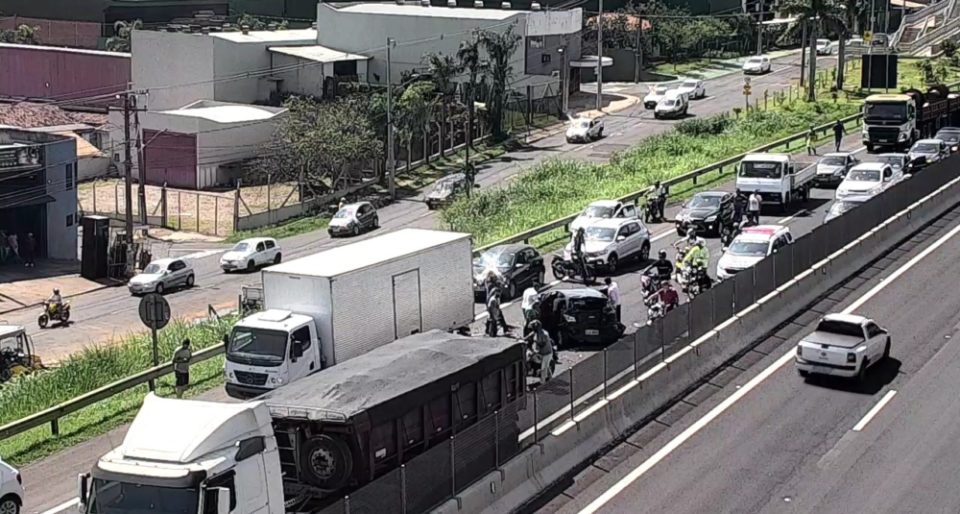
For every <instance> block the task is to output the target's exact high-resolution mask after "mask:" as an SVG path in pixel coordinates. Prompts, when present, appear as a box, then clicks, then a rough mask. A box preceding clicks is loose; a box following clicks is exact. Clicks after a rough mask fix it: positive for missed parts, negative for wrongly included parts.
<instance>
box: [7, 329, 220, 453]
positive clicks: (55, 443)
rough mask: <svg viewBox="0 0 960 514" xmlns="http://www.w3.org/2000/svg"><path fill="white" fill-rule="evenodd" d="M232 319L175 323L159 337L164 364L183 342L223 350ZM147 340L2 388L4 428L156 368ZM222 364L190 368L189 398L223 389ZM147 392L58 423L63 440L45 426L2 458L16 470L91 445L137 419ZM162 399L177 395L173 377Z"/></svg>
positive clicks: (93, 352) (13, 441)
mask: <svg viewBox="0 0 960 514" xmlns="http://www.w3.org/2000/svg"><path fill="white" fill-rule="evenodd" d="M234 321H235V319H234V318H233V317H224V318H223V319H222V320H221V321H219V322H217V321H210V322H204V323H200V324H186V323H182V322H175V323H172V324H171V325H169V326H168V327H167V328H165V329H163V330H161V331H160V332H159V336H160V337H159V343H160V344H159V349H160V359H161V362H167V361H169V360H170V359H171V358H172V356H173V352H174V350H175V349H176V348H177V347H178V346H179V344H180V342H181V341H182V340H183V339H184V338H189V339H190V341H191V343H192V348H193V349H194V351H198V350H200V349H202V348H206V347H209V346H212V345H217V344H220V338H221V336H222V334H223V333H224V331H226V330H227V328H228V327H230V326H232V325H233V322H234ZM151 348H152V344H151V342H150V336H149V334H135V335H131V336H129V337H128V338H127V339H126V340H125V341H123V342H122V343H120V344H113V345H104V346H95V347H89V348H86V349H84V350H83V351H82V352H80V353H77V354H74V355H72V356H70V357H69V358H67V359H66V360H65V361H62V362H61V363H60V365H59V366H58V367H57V368H55V369H52V370H49V371H45V372H41V373H36V374H33V375H28V376H23V377H20V378H18V379H16V380H14V381H11V382H9V383H7V384H5V385H4V386H3V387H0V425H4V424H7V423H10V422H12V421H16V420H19V419H23V418H25V417H27V416H29V415H31V414H34V413H36V412H40V411H42V410H44V409H47V408H50V407H52V406H54V405H57V404H59V403H62V402H65V401H67V400H70V399H73V398H76V397H77V396H80V395H82V394H84V393H87V392H90V391H92V390H94V389H97V388H99V387H102V386H104V385H106V384H109V383H111V382H114V381H117V380H120V379H122V378H125V377H129V376H130V375H133V374H135V373H138V372H140V371H143V370H145V369H148V368H150V367H151V365H152V349H151ZM222 377H223V358H222V357H217V358H213V359H208V360H206V361H203V362H200V363H197V364H194V365H193V366H191V368H190V381H191V387H190V389H189V392H188V394H189V395H190V396H193V395H197V394H200V393H202V392H204V391H206V390H209V389H211V388H213V387H216V386H217V385H219V384H221V383H222ZM147 391H148V389H147V385H146V384H143V385H141V386H138V387H135V388H132V389H128V390H127V391H124V392H123V393H120V394H118V395H115V396H112V397H110V398H109V399H106V400H104V401H101V402H98V403H96V404H94V405H91V406H89V407H87V408H85V409H81V410H79V411H77V412H75V413H73V414H70V415H68V416H65V417H62V418H60V435H59V436H54V435H52V434H51V432H50V426H49V425H44V426H40V427H37V428H34V429H32V430H28V431H27V432H24V433H22V434H18V435H16V436H13V437H10V438H7V439H4V440H3V441H0V456H3V459H4V460H5V461H7V462H10V463H11V464H13V465H16V466H24V465H26V464H29V463H31V462H34V461H37V460H40V459H43V458H44V457H46V456H48V455H50V454H53V453H55V452H57V451H60V450H62V449H64V448H67V447H70V446H73V445H75V444H78V443H81V442H83V441H87V440H89V439H91V438H93V437H96V436H98V435H101V434H104V433H106V432H109V431H110V430H112V429H114V428H116V427H118V426H120V425H122V424H124V423H126V422H129V421H130V420H131V419H133V416H134V415H135V414H136V411H137V409H138V408H139V407H140V404H141V402H142V401H143V397H144V395H146V393H147ZM157 392H158V394H161V395H164V396H168V395H172V394H173V376H172V375H171V376H167V377H163V378H161V379H160V380H158V382H157Z"/></svg>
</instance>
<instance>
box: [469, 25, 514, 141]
mask: <svg viewBox="0 0 960 514" xmlns="http://www.w3.org/2000/svg"><path fill="white" fill-rule="evenodd" d="M515 28H516V24H511V25H509V26H508V27H507V29H506V30H504V31H502V32H496V31H483V32H482V33H481V34H480V43H481V45H483V49H484V50H485V51H486V52H487V55H488V56H489V57H490V66H489V67H488V68H487V75H488V76H489V77H490V95H489V98H490V120H489V121H490V128H491V132H492V133H493V138H494V140H496V141H501V140H503V139H504V138H505V137H506V134H505V133H504V130H503V116H504V111H505V110H506V104H507V95H508V94H509V91H510V82H511V79H512V78H513V66H512V65H511V64H510V59H511V58H512V57H513V54H514V53H516V51H517V49H518V48H519V47H520V41H521V40H522V39H523V38H522V37H521V36H520V35H518V34H516V33H515V32H514V29H515Z"/></svg>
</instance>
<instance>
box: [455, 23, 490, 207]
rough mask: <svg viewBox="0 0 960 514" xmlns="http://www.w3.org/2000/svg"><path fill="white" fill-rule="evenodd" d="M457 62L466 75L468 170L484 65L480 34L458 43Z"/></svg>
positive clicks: (464, 87) (464, 85)
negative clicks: (481, 57) (481, 55)
mask: <svg viewBox="0 0 960 514" xmlns="http://www.w3.org/2000/svg"><path fill="white" fill-rule="evenodd" d="M457 61H459V62H460V69H461V70H465V71H466V73H467V82H466V83H465V84H463V89H464V91H463V92H464V95H463V96H464V97H466V104H467V141H466V143H467V145H466V157H465V159H464V160H465V163H466V167H467V168H470V166H471V164H470V150H471V149H472V148H473V127H474V125H475V123H476V111H477V100H476V98H477V90H478V89H479V88H480V80H481V73H482V72H483V68H484V63H483V62H482V61H481V60H480V34H479V32H476V33H474V37H473V38H472V39H467V40H464V41H461V42H460V48H459V49H458V50H457ZM471 177H472V175H471V174H470V173H469V171H468V173H467V178H468V179H469V178H471ZM472 187H473V184H472V183H471V184H470V188H467V190H468V191H469V190H470V189H471V188H472Z"/></svg>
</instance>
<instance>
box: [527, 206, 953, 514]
mask: <svg viewBox="0 0 960 514" xmlns="http://www.w3.org/2000/svg"><path fill="white" fill-rule="evenodd" d="M958 235H960V209H954V210H953V211H951V212H950V213H948V214H947V215H946V216H944V217H943V218H941V219H940V220H938V221H937V222H935V223H934V224H933V225H932V226H930V227H928V228H927V229H925V230H924V231H922V232H921V233H919V234H917V235H915V236H914V237H912V238H911V239H910V240H908V241H906V242H904V243H901V244H900V245H899V246H898V247H897V248H896V249H894V250H893V251H891V252H890V253H889V254H888V255H886V256H885V257H883V258H881V259H879V260H877V261H876V262H874V263H873V264H872V265H871V266H869V267H867V268H866V269H865V270H863V271H862V272H860V273H859V274H858V275H857V276H855V277H854V278H852V279H851V280H849V281H848V282H847V283H846V284H845V285H844V287H842V288H840V289H839V290H837V291H835V292H833V293H831V294H830V295H828V297H827V298H825V299H824V300H822V301H821V302H820V303H818V304H817V305H816V306H814V307H813V308H812V309H811V310H810V311H808V312H803V313H800V316H799V317H797V318H796V319H795V320H794V321H793V322H792V323H791V324H790V325H788V326H786V327H784V328H782V329H780V330H779V331H778V332H777V333H776V334H775V335H774V336H772V337H771V338H769V339H768V340H766V341H763V342H761V343H760V344H759V345H758V346H757V347H755V349H754V350H753V351H751V352H750V353H748V354H747V355H745V356H744V357H743V358H742V359H740V360H739V361H738V362H736V363H734V364H733V365H732V366H730V367H729V368H727V369H725V370H724V371H722V372H721V373H719V374H718V375H716V376H715V377H714V378H712V379H711V380H710V382H709V383H707V384H704V385H703V386H701V388H700V389H698V390H696V391H695V392H693V393H691V394H690V395H689V396H687V397H686V398H684V399H683V400H681V401H679V402H678V403H677V404H676V405H674V406H673V407H672V408H670V409H669V410H668V411H666V412H665V413H663V414H662V415H661V416H660V417H659V418H658V419H657V420H654V421H652V422H650V423H649V424H647V425H646V426H644V427H643V428H642V429H641V430H640V431H639V432H637V433H635V434H634V435H633V436H632V437H630V438H629V439H628V440H627V441H626V442H625V443H623V444H622V445H620V446H618V447H617V448H616V449H614V450H613V451H611V452H610V453H609V454H607V455H606V456H604V457H603V458H601V459H599V460H597V461H596V462H594V463H593V464H592V465H591V466H589V467H588V468H587V469H585V470H584V471H583V472H581V473H580V474H579V475H578V476H577V477H576V478H575V479H574V480H573V481H572V483H570V484H567V485H568V487H567V489H566V490H565V491H564V492H562V493H560V494H557V495H556V496H554V497H553V498H552V499H550V501H549V502H545V503H542V504H541V505H539V510H538V512H542V513H547V512H561V513H580V514H592V513H594V512H598V513H600V512H602V513H621V512H623V513H626V512H629V513H641V512H649V513H659V512H674V513H678V514H680V513H701V512H744V513H746V512H749V513H754V512H778V513H782V512H804V513H825V512H898V513H900V512H917V513H919V512H924V513H934V512H937V513H940V512H943V513H947V512H960V493H958V492H957V487H956V476H957V471H958V463H960V429H958V424H957V419H960V395H958V394H957V387H958V385H960V373H958V372H957V370H958V369H960V347H958V346H957V342H956V341H955V339H956V338H957V337H958V329H960V294H958V291H957V287H956V284H955V283H954V282H953V281H951V280H945V278H946V277H954V276H957V274H958V273H960V237H957V236H958ZM825 312H855V313H858V314H863V315H865V316H868V317H872V318H874V319H876V320H877V321H878V322H879V323H880V324H881V325H883V326H885V327H886V328H887V329H888V330H889V331H890V334H891V335H892V338H893V339H892V340H893V347H892V352H891V357H892V358H891V359H889V360H888V361H886V362H883V363H882V364H880V365H878V366H877V367H876V368H875V369H874V370H873V371H872V372H871V375H870V376H869V379H868V380H867V382H866V383H865V384H864V385H862V386H861V385H856V384H854V383H851V382H850V381H847V380H840V379H824V378H820V379H812V380H808V381H804V380H803V379H802V378H801V377H799V376H798V374H797V372H796V371H795V370H794V368H793V363H792V358H793V354H794V346H795V344H796V342H797V340H798V339H799V338H800V337H801V336H802V335H804V334H806V333H808V332H809V331H810V330H812V326H813V324H814V323H815V321H816V318H817V316H818V315H820V314H821V313H825Z"/></svg>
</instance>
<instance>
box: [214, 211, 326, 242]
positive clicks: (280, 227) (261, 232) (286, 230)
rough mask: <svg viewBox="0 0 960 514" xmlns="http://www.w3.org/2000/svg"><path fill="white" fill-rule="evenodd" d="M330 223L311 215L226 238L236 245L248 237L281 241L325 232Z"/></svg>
mask: <svg viewBox="0 0 960 514" xmlns="http://www.w3.org/2000/svg"><path fill="white" fill-rule="evenodd" d="M329 223H330V218H329V217H327V216H322V215H310V216H306V217H303V218H296V219H292V220H290V221H285V222H283V223H277V224H276V225H267V226H265V227H260V228H254V229H250V230H238V231H236V232H234V233H233V234H231V235H230V236H229V237H227V238H226V242H228V243H236V242H237V241H242V240H244V239H247V238H248V237H273V238H277V239H281V238H284V237H291V236H296V235H299V234H305V233H307V232H313V231H314V230H323V229H325V228H327V225H328V224H329Z"/></svg>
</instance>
